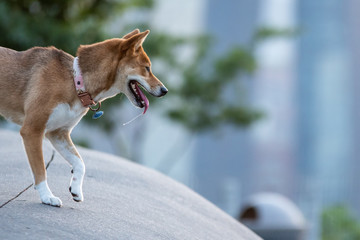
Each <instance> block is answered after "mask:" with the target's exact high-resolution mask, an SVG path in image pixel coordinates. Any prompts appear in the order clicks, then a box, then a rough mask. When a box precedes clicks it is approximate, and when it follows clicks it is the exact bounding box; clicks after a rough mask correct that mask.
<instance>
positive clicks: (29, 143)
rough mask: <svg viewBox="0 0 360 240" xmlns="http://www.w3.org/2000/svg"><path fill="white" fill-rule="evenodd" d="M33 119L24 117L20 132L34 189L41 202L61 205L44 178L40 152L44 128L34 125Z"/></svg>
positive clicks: (42, 159) (44, 171) (44, 170)
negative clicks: (32, 176) (33, 181)
mask: <svg viewBox="0 0 360 240" xmlns="http://www.w3.org/2000/svg"><path fill="white" fill-rule="evenodd" d="M34 121H35V122H36V119H31V118H27V119H25V122H24V124H23V126H22V128H21V130H20V134H21V136H22V138H23V141H24V146H25V150H26V154H27V156H28V160H29V163H30V167H31V170H32V172H33V175H34V179H35V189H36V190H38V192H39V194H40V199H41V201H42V203H44V204H48V205H51V206H55V207H61V205H62V202H61V200H60V199H59V198H58V197H55V196H54V195H53V193H52V192H51V190H50V189H49V186H48V184H47V180H46V169H45V163H44V158H43V153H42V140H43V134H44V130H43V129H42V127H41V125H37V126H34V125H33V123H34ZM44 126H45V124H44Z"/></svg>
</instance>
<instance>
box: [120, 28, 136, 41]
mask: <svg viewBox="0 0 360 240" xmlns="http://www.w3.org/2000/svg"><path fill="white" fill-rule="evenodd" d="M138 33H140V30H139V29H135V30H133V31H132V32H130V33H128V34H126V35H125V36H123V37H122V38H123V39H129V38H131V37H132V36H134V35H135V34H138Z"/></svg>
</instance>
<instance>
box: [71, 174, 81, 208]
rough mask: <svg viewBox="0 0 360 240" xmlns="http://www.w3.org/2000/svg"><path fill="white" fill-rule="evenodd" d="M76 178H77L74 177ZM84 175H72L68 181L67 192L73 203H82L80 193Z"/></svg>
mask: <svg viewBox="0 0 360 240" xmlns="http://www.w3.org/2000/svg"><path fill="white" fill-rule="evenodd" d="M76 176H78V177H76ZM83 178H84V174H82V173H80V174H76V173H75V174H74V175H73V177H72V178H71V181H70V187H69V191H70V193H71V195H72V196H73V199H74V201H76V202H82V201H84V196H83V193H82V182H83Z"/></svg>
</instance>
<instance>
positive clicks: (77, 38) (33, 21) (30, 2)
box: [0, 0, 153, 55]
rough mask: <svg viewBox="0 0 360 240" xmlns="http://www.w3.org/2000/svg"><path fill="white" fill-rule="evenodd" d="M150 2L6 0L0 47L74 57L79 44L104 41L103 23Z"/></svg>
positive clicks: (0, 16)
mask: <svg viewBox="0 0 360 240" xmlns="http://www.w3.org/2000/svg"><path fill="white" fill-rule="evenodd" d="M152 3H153V1H151V0H150V1H149V0H121V1H118V0H106V1H102V0H79V1H75V0H51V1H48V0H9V1H1V2H0V31H1V32H2V33H3V34H2V36H1V37H0V45H1V46H5V47H9V48H12V49H15V50H26V49H28V48H31V47H33V46H49V45H53V46H56V47H57V48H59V49H62V50H64V51H66V52H69V53H70V54H73V55H74V54H75V53H76V49H77V48H78V46H79V45H80V44H88V43H94V42H97V41H101V40H103V39H104V32H103V24H104V23H105V22H106V20H108V19H109V17H110V16H113V15H115V14H121V13H122V12H123V11H125V10H126V9H128V8H131V7H151V6H152Z"/></svg>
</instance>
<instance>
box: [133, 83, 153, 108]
mask: <svg viewBox="0 0 360 240" xmlns="http://www.w3.org/2000/svg"><path fill="white" fill-rule="evenodd" d="M139 85H140V84H139V83H138V82H137V81H135V80H131V81H130V82H129V88H130V90H131V92H132V94H133V95H134V97H135V100H136V103H137V105H138V106H139V107H140V108H143V107H145V109H144V112H143V114H145V113H146V110H147V109H148V107H149V100H148V99H147V98H146V96H145V94H144V93H143V92H142V91H141V89H140V87H139Z"/></svg>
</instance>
